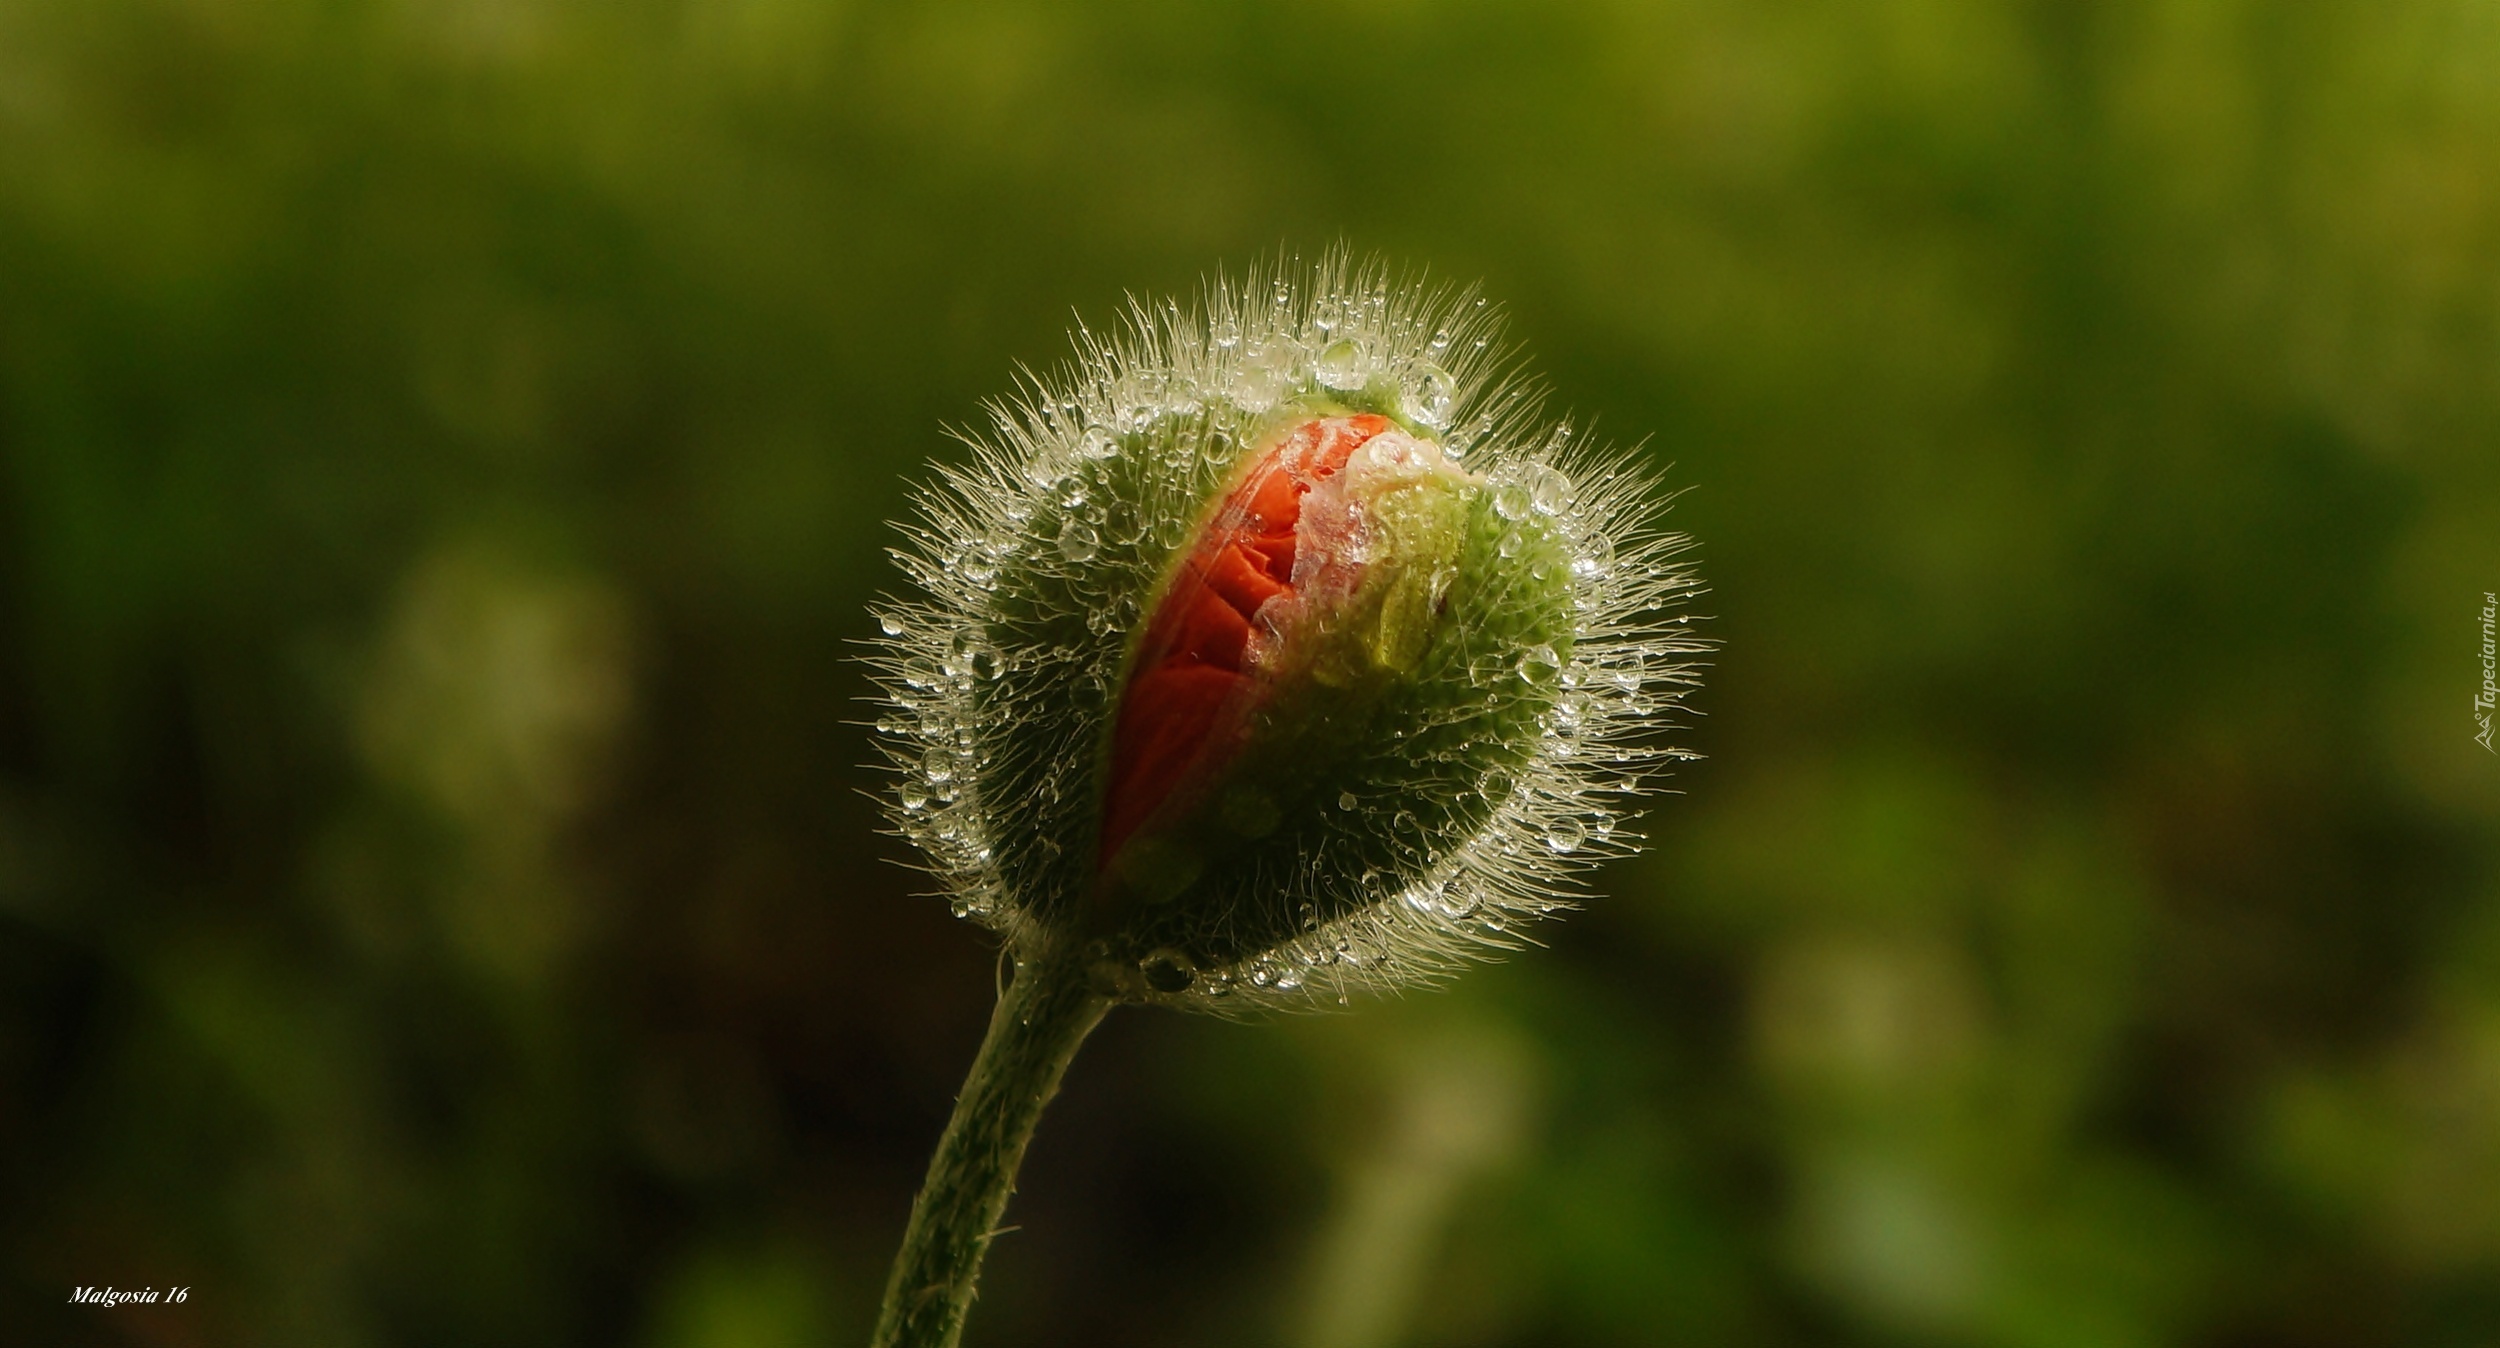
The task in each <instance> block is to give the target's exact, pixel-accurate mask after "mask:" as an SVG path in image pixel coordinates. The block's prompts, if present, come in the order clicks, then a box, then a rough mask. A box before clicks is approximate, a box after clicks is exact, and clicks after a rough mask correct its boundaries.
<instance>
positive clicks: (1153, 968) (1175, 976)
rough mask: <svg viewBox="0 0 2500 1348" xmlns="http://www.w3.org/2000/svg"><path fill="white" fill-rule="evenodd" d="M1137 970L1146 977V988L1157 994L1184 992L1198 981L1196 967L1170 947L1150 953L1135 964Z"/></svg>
mask: <svg viewBox="0 0 2500 1348" xmlns="http://www.w3.org/2000/svg"><path fill="white" fill-rule="evenodd" d="M1137 970H1138V972H1139V973H1142V974H1144V975H1145V976H1146V986H1147V987H1150V988H1153V989H1154V990H1155V991H1157V992H1185V991H1187V990H1188V989H1189V985H1190V984H1191V983H1194V982H1196V981H1197V980H1198V966H1197V965H1196V964H1194V963H1192V962H1191V961H1190V958H1189V956H1187V955H1184V954H1182V953H1181V952H1179V951H1177V950H1174V949H1172V948H1171V947H1170V946H1165V947H1163V948H1162V949H1160V950H1156V951H1152V952H1150V953H1149V954H1148V955H1147V956H1146V957H1145V958H1144V959H1142V960H1139V961H1138V962H1137Z"/></svg>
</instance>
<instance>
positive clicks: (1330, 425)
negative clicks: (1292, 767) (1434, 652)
mask: <svg viewBox="0 0 2500 1348" xmlns="http://www.w3.org/2000/svg"><path fill="white" fill-rule="evenodd" d="M1389 425H1390V423H1389V419H1388V418H1387V417H1382V416H1371V415H1364V416H1353V417H1331V418H1326V419H1322V420H1317V421H1309V422H1305V423H1303V424H1302V425H1300V426H1298V427H1295V428H1294V430H1293V432H1292V433H1291V434H1289V435H1287V436H1286V437H1285V438H1284V440H1283V441H1282V442H1281V443H1279V444H1278V445H1277V446H1276V447H1275V448H1274V449H1271V450H1269V451H1268V452H1267V454H1266V455H1265V456H1264V457H1262V458H1261V459H1260V460H1259V461H1258V463H1257V464H1255V465H1253V466H1252V467H1251V469H1250V471H1249V472H1248V473H1246V474H1244V475H1243V477H1242V480H1241V482H1240V483H1239V484H1238V485H1236V486H1235V487H1234V488H1233V489H1232V491H1231V492H1230V493H1228V494H1227V495H1226V496H1225V498H1224V505H1223V508H1222V509H1220V510H1218V511H1216V512H1215V517H1214V519H1213V520H1212V521H1210V522H1209V523H1208V525H1207V528H1206V532H1205V533H1204V534H1202V535H1201V536H1200V537H1199V539H1198V542H1197V543H1196V544H1195V545H1194V546H1193V547H1192V548H1191V549H1190V555H1189V559H1188V561H1186V562H1185V563H1183V564H1182V566H1181V567H1180V569H1179V571H1178V573H1177V574H1176V576H1175V577H1174V580H1173V583H1172V588H1171V589H1170V591H1169V592H1167V593H1166V594H1165V595H1164V596H1163V598H1162V601H1161V602H1160V603H1158V604H1157V605H1156V607H1155V612H1154V615H1153V617H1152V618H1151V619H1150V620H1149V621H1148V622H1147V624H1146V638H1145V640H1144V641H1142V642H1140V643H1139V644H1138V648H1137V663H1136V665H1135V666H1134V667H1133V668H1132V670H1131V672H1130V674H1129V682H1128V688H1127V689H1126V691H1125V693H1124V694H1123V696H1122V698H1121V702H1120V713H1119V722H1118V725H1117V727H1116V728H1115V729H1114V730H1113V732H1112V737H1111V780H1110V782H1109V785H1108V788H1107V790H1106V791H1105V792H1104V799H1103V815H1102V846H1101V851H1100V852H1099V853H1098V855H1097V857H1096V860H1095V864H1096V866H1097V867H1098V868H1099V867H1104V866H1108V865H1109V864H1110V863H1111V859H1112V858H1113V857H1114V856H1116V855H1117V854H1118V853H1119V850H1120V847H1121V846H1122V845H1123V844H1125V843H1126V842H1127V841H1128V840H1129V838H1130V836H1131V835H1133V834H1134V833H1135V832H1136V831H1137V830H1138V828H1140V827H1141V826H1143V825H1144V824H1145V823H1146V821H1147V820H1148V819H1149V818H1150V817H1152V816H1153V814H1154V813H1155V812H1156V811H1157V810H1158V809H1160V808H1162V806H1163V805H1164V804H1165V803H1166V802H1167V801H1169V800H1172V799H1173V798H1175V797H1177V796H1181V795H1184V794H1185V793H1184V792H1183V790H1182V788H1183V786H1184V785H1185V784H1186V783H1185V779H1187V778H1189V777H1190V776H1191V775H1192V774H1193V773H1203V772H1206V771H1211V770H1212V769H1213V768H1215V767H1216V766H1219V765H1220V764H1221V762H1222V761H1223V760H1225V759H1228V758H1230V757H1231V754H1232V751H1233V749H1234V747H1235V745H1234V743H1233V740H1234V738H1235V737H1234V736H1233V735H1231V734H1229V733H1224V734H1219V733H1218V732H1219V731H1229V730H1233V729H1237V728H1238V727H1239V725H1240V724H1241V722H1242V720H1243V719H1244V718H1246V717H1247V715H1248V714H1249V712H1250V710H1251V709H1252V707H1253V706H1254V704H1255V701H1256V697H1257V693H1258V689H1257V680H1256V678H1255V677H1254V676H1253V675H1252V674H1250V673H1249V672H1248V671H1247V670H1246V667H1245V662H1246V660H1247V655H1248V644H1249V636H1250V624H1251V622H1252V621H1253V620H1254V619H1255V618H1256V617H1257V616H1258V612H1259V609H1260V608H1261V606H1263V605H1265V604H1266V603H1267V602H1268V601H1269V600H1271V599H1274V598H1277V597H1278V596H1280V595H1290V594H1292V593H1293V585H1292V581H1293V559H1294V531H1295V528H1296V526H1297V525H1298V524H1299V523H1300V522H1301V517H1302V494H1303V493H1304V492H1306V491H1309V490H1310V489H1311V484H1312V483H1313V482H1316V481H1318V480H1320V479H1322V478H1325V477H1327V476H1329V475H1330V474H1332V473H1335V472H1336V471H1337V470H1339V469H1341V468H1343V467H1345V465H1346V461H1347V460H1348V459H1350V458H1352V457H1353V456H1354V451H1355V450H1356V449H1358V448H1360V447H1361V446H1362V444H1363V442H1364V441H1366V440H1369V439H1371V438H1372V437H1373V436H1375V435H1378V434H1380V433H1381V432H1382V431H1385V430H1387V429H1389Z"/></svg>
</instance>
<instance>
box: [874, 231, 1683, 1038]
mask: <svg viewBox="0 0 2500 1348" xmlns="http://www.w3.org/2000/svg"><path fill="white" fill-rule="evenodd" d="M1489 339H1490V332H1489V320H1488V318H1487V316H1486V313H1485V311H1484V308H1483V306H1482V303H1481V301H1469V300H1466V299H1465V298H1464V297H1456V298H1453V297H1450V296H1446V295H1435V294H1418V293H1416V292H1414V291H1412V290H1409V289H1407V288H1403V287H1393V286H1391V285H1389V284H1388V283H1387V282H1386V281H1385V280H1384V279H1383V278H1382V277H1381V276H1379V275H1378V274H1376V273H1370V272H1366V273H1363V274H1360V275H1356V276H1353V277H1350V278H1349V277H1348V276H1347V275H1346V273H1345V270H1344V268H1343V266H1342V264H1340V263H1336V262H1330V263H1326V264H1323V265H1322V266H1320V267H1318V268H1315V269H1312V270H1311V271H1310V272H1309V273H1307V274H1305V275H1302V276H1299V277H1293V278H1287V277H1281V276H1280V277H1260V276H1253V277H1252V278H1251V280H1250V283H1249V284H1248V285H1246V286H1244V287H1242V288H1239V289H1234V288H1230V287H1225V286H1218V287H1216V288H1214V289H1213V290H1212V291H1211V292H1210V294H1209V295H1208V298H1207V304H1206V310H1205V313H1204V314H1203V315H1189V314H1184V313H1182V312H1181V311H1180V310H1179V309H1178V308H1177V307H1176V306H1165V307H1163V308H1160V309H1148V308H1143V307H1140V308H1138V309H1137V310H1136V311H1135V312H1134V313H1133V314H1132V316H1131V321H1130V323H1129V326H1128V329H1127V331H1126V332H1124V333H1123V334H1122V335H1121V336H1119V337H1118V338H1116V339H1113V340H1110V341H1103V340H1100V339H1096V338H1094V337H1093V336H1091V335H1090V334H1086V335H1081V337H1080V349H1081V359H1080V362H1079V365H1078V368H1077V369H1076V370H1075V371H1074V372H1073V374H1072V376H1071V377H1069V378H1068V379H1066V380H1064V381H1060V382H1052V383H1044V382H1040V381H1036V382H1034V383H1033V384H1032V385H1031V386H1030V387H1028V388H1027V389H1026V390H1025V391H1024V393H1023V395H1022V396H1021V397H1019V398H1017V399H1015V400H1013V401H1011V402H1009V403H1007V404H1006V405H1004V406H1002V407H1000V408H998V409H997V411H996V417H995V436H994V439H993V440H991V441H990V442H988V443H985V444H980V445H977V446H976V450H977V454H976V459H975V462H974V464H973V465H972V466H971V467H969V468H967V469H962V470H956V471H952V472H949V473H948V474H947V475H946V476H945V480H944V481H943V483H942V484H941V485H940V486H939V487H938V488H937V489H936V490H934V491H932V492H930V493H928V494H927V495H926V496H925V497H924V498H923V501H922V520H921V522H920V524H919V526H918V527H917V528H915V529H913V530H912V531H911V542H912V546H910V547H908V548H906V549H904V550H902V551H900V552H899V553H898V554H897V555H898V558H899V559H900V560H901V561H902V563H903V565H904V566H905V568H906V569H907V570H908V571H909V572H910V573H911V574H912V576H913V577H914V579H915V580H917V581H918V582H919V583H920V584H921V586H922V587H923V588H924V589H926V590H927V591H928V597H927V598H926V599H925V600H923V601H919V602H899V603H895V604H891V605H888V606H887V607H886V608H885V609H884V610H883V612H882V613H881V614H880V617H881V621H882V622H883V624H884V627H885V630H886V633H887V638H888V640H887V643H886V646H885V649H884V650H883V651H882V652H881V654H880V657H879V662H880V673H881V679H882V682H883V684H884V686H885V689H886V692H887V694H888V696H889V698H890V700H891V702H892V703H893V707H892V709H891V711H890V713H889V714H888V715H887V716H886V717H885V718H884V719H883V720H881V721H880V723H879V724H880V728H881V729H882V730H883V731H885V732H886V733H885V736H884V739H883V743H884V745H885V747H886V750H887V752H888V754H889V756H890V757H891V758H892V759H893V760H894V762H895V763H896V765H897V766H898V768H900V769H901V772H902V781H901V783H900V785H899V788H898V792H897V798H896V807H897V808H896V814H895V817H896V819H897V821H898V823H899V825H900V827H901V830H902V831H903V832H904V833H905V834H906V835H907V836H909V837H910V838H912V839H913V840H914V841H915V842H917V843H918V844H920V846H921V847H922V848H923V850H924V851H925V852H926V853H927V854H928V856H929V858H930V861H931V863H932V868H933V869H934V870H935V871H936V872H937V873H938V874H939V875H940V876H941V877H942V878H943V879H944V880H945V882H946V884H947V886H948V888H949V890H950V891H951V893H952V896H953V898H954V902H955V906H956V909H957V911H958V912H959V913H961V914H963V915H965V916H970V917H975V918H977V919H979V920H981V921H983V922H985V923H988V924H989V925H991V926H993V927H995V928H996V929H998V930H1000V931H1001V932H1002V933H1004V934H1005V936H1006V937H1007V939H1008V940H1009V942H1010V944H1011V946H1013V947H1015V948H1016V949H1017V950H1018V952H1019V954H1025V953H1030V952H1032V951H1035V950H1039V949H1041V948H1044V947H1051V948H1065V949H1068V950H1072V951H1075V952H1078V955H1077V957H1078V958H1080V959H1081V960H1082V961H1083V963H1084V965H1085V967H1086V968H1087V970H1088V971H1089V972H1088V976H1089V978H1090V979H1091V981H1092V982H1093V984H1094V986H1095V988H1096V990H1097V991H1098V992H1100V993H1102V994H1103V995H1107V996H1113V997H1117V998H1121V999H1126V1000H1141V1001H1169V1002H1174V1003H1179V1004H1185V1005H1197V1006H1202V1007H1208V1008H1221V1007H1224V1006H1242V1005H1257V1004H1269V1003H1275V1002H1280V1001H1296V1000H1302V999H1307V998H1310V997H1312V996H1315V995H1327V994H1330V993H1337V994H1342V993H1343V992H1344V991H1345V990H1347V989H1348V988H1350V987H1353V986H1357V985H1381V984H1396V983H1400V982H1405V981H1411V980H1413V979H1415V978H1418V977H1424V976H1429V975H1431V974H1433V973H1435V972H1438V971H1440V970H1442V969H1445V968H1447V967H1449V966H1450V965H1451V964H1452V963H1453V962H1454V961H1455V960H1456V959H1457V958H1458V957H1459V956H1461V955H1463V954H1464V953H1466V952H1467V951H1468V950H1470V949H1471V948H1479V947H1482V946H1485V945H1497V946H1498V945H1502V944H1507V943H1508V942H1509V941H1510V940H1511V939H1512V938H1513V933H1514V932H1515V931H1516V929H1517V927H1518V925H1519V924H1520V923H1521V922H1523V921H1525V920H1527V919H1530V918H1532V917H1535V916H1538V915H1541V914H1543V913H1546V912H1549V911H1551V910H1552V909H1554V908H1556V907H1558V906H1561V905H1562V904H1563V903H1564V902H1565V901H1566V900H1567V897H1568V890H1567V888H1566V881H1567V875H1568V872H1570V871H1571V870H1572V869H1574V868H1576V867H1579V866H1582V865H1585V864H1586V863H1587V862H1588V861H1590V860H1591V859H1594V858H1597V857H1602V856H1605V855H1608V854H1611V853H1614V852H1619V851H1620V850H1622V849H1623V847H1624V845H1625V840H1626V837H1627V834H1626V833H1625V831H1624V830H1623V829H1622V828H1621V826H1620V825H1621V816H1622V814H1623V812H1624V808H1625V803H1626V802H1625V797H1626V796H1627V795H1628V794H1629V793H1631V792H1633V791H1635V790H1637V789H1638V788H1639V786H1640V782H1641V779H1642V777H1643V775H1644V774H1645V773H1646V772H1647V771H1648V770H1650V769H1651V768H1652V767H1654V766H1655V765H1656V764H1657V763H1658V762H1659V761H1661V760H1662V759H1665V758H1668V757H1672V756H1674V751H1673V750H1670V749H1667V748H1665V747H1664V746H1662V745H1659V744H1658V743H1656V741H1655V736H1654V734H1653V732H1654V731H1656V730H1657V729H1658V728H1659V727H1660V726H1661V724H1662V722H1663V718H1664V716H1665V715H1666V714H1667V713H1668V712H1670V711H1671V710H1672V707H1673V705H1674V703H1675V700H1676V698H1677V697H1678V696H1679V695H1680V693H1681V691H1682V690H1683V688H1684V687H1685V686H1686V685H1687V684H1688V682H1689V678H1690V667H1689V666H1688V665H1686V664H1684V663H1681V659H1682V657H1683V656H1684V655H1685V654H1687V653H1689V652H1691V651H1693V650H1695V649H1697V646H1696V643H1695V642H1693V641H1692V639H1691V638H1690V636H1689V634H1688V633H1687V632H1686V631H1685V630H1684V629H1683V628H1681V627H1680V626H1676V625H1674V623H1673V620H1672V618H1671V617H1669V616H1668V615H1667V614H1666V613H1665V612H1664V610H1665V609H1666V608H1667V607H1668V606H1670V605H1672V604H1674V603H1676V602H1678V601H1680V600H1682V599H1684V598H1685V597H1687V596H1689V595H1690V594H1691V593H1692V588H1693V582H1692V580H1691V578H1690V577H1689V575H1688V573H1686V572H1685V571H1683V570H1682V569H1680V568H1679V567H1677V566H1676V565H1674V563H1673V561H1672V558H1673V556H1674V554H1675V553H1676V552H1677V551H1679V550H1680V548H1681V546H1682V543H1681V540H1680V539H1677V538H1676V537H1674V536H1672V535H1668V534H1665V533H1662V532H1659V531H1657V530H1656V529H1655V528H1654V527H1653V519H1654V514H1655V511H1656V509H1657V500H1658V498H1657V495H1656V493H1655V492H1654V491H1653V490H1652V489H1651V487H1650V484H1649V483H1648V481H1647V480H1646V479H1645V478H1643V477H1642V476H1640V475H1639V474H1638V473H1637V472H1635V471H1634V470H1633V469H1632V467H1631V466H1630V464H1629V463H1628V462H1627V461H1626V460H1625V459H1623V458H1621V457H1610V456H1606V455H1603V454H1595V453H1590V452H1587V451H1575V450H1573V449H1572V448H1571V447H1570V432H1569V430H1568V428H1567V427H1547V426H1543V425H1539V424H1538V423H1537V422H1536V421H1535V419H1534V399H1533V398H1532V397H1529V396H1526V395H1525V394H1524V393H1523V392H1522V391H1521V390H1520V389H1519V388H1518V387H1517V386H1516V385H1515V384H1507V383H1504V382H1502V381H1499V380H1489V379H1488V378H1487V374H1488V371H1489V369H1490V368H1491V366H1492V365H1493V363H1494V357H1493V355H1492V354H1490V351H1491V346H1490V340H1489Z"/></svg>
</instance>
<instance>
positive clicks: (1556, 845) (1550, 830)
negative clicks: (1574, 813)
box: [1545, 816, 1589, 853]
mask: <svg viewBox="0 0 2500 1348" xmlns="http://www.w3.org/2000/svg"><path fill="white" fill-rule="evenodd" d="M1588 837H1589V830H1588V825H1586V824H1583V823H1581V822H1580V821H1579V820H1578V819H1576V818H1573V817H1570V816H1565V817H1563V818H1561V819H1557V820H1555V821H1554V822H1552V823H1550V824H1547V825H1546V826H1545V847H1546V850H1548V851H1551V852H1556V853H1562V852H1576V851H1579V850H1580V844H1582V843H1584V842H1587V841H1588Z"/></svg>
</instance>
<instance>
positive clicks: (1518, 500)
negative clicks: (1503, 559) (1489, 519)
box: [1493, 482, 1531, 555]
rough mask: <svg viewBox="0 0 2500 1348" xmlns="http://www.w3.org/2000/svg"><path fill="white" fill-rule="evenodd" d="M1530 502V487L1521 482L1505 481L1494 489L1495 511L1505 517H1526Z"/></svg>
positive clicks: (1521, 518)
mask: <svg viewBox="0 0 2500 1348" xmlns="http://www.w3.org/2000/svg"><path fill="white" fill-rule="evenodd" d="M1530 504H1531V502H1530V500H1529V497H1528V489H1527V488H1526V487H1525V486H1523V485H1521V484H1520V483H1517V482H1505V483H1503V484H1502V485H1500V486H1498V487H1495V488H1494V489H1493V513H1494V514H1496V515H1499V516H1501V517H1502V518H1503V519H1506V520H1524V519H1526V518H1527V517H1528V508H1529V506H1530ZM1505 555H1508V554H1505Z"/></svg>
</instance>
